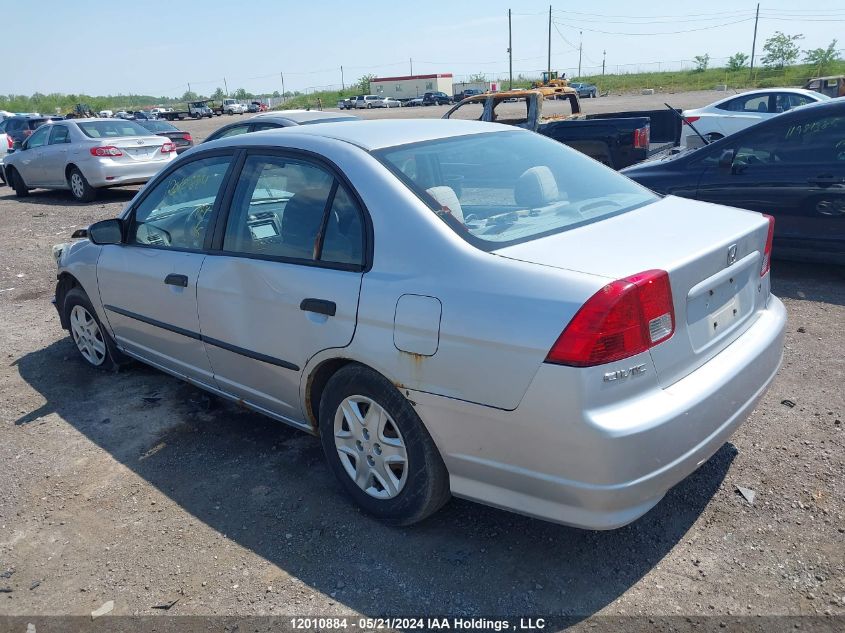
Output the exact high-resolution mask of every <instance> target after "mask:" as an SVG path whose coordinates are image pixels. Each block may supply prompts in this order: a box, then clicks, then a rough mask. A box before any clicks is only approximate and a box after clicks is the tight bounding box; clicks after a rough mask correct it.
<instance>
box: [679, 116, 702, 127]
mask: <svg viewBox="0 0 845 633" xmlns="http://www.w3.org/2000/svg"><path fill="white" fill-rule="evenodd" d="M700 118H701V117H700V116H685V117H684V122H683V125H689V124H690V123H695V122H696V121H698V120H699V119H700Z"/></svg>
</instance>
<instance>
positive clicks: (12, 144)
mask: <svg viewBox="0 0 845 633" xmlns="http://www.w3.org/2000/svg"><path fill="white" fill-rule="evenodd" d="M6 144H7V145H8V146H9V149H14V148H15V142H14V141H13V140H12V137H11V136H9V135H6Z"/></svg>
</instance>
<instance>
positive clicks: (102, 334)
mask: <svg viewBox="0 0 845 633" xmlns="http://www.w3.org/2000/svg"><path fill="white" fill-rule="evenodd" d="M62 308H63V311H64V317H65V322H66V323H67V324H68V329H69V332H70V338H71V340H72V341H73V342H74V344H75V345H76V349H77V351H78V352H79V355H80V356H82V359H83V360H84V361H85V362H86V363H88V364H89V365H90V366H91V367H95V368H96V369H104V370H106V371H117V370H118V369H120V367H121V366H122V365H125V364H126V363H128V362H129V361H130V359H129V357H128V356H126V355H124V354H123V353H122V352H121V351H120V350H118V349H117V345H115V342H114V339H112V337H111V336H110V335H109V333H108V331H107V330H106V329H105V328H104V327H103V324H102V323H100V319H99V318H98V317H97V312H96V310H94V306H92V305H91V300H90V299H89V298H88V295H87V294H85V291H84V290H82V288H79V287H77V288H71V289H70V290H69V291H68V292H67V294H66V295H65V299H64V305H63V306H62Z"/></svg>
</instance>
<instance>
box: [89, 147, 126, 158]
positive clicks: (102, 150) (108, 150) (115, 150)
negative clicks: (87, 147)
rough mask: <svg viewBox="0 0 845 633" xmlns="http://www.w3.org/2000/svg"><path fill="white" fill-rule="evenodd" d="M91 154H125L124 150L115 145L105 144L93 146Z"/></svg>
mask: <svg viewBox="0 0 845 633" xmlns="http://www.w3.org/2000/svg"><path fill="white" fill-rule="evenodd" d="M91 156H123V152H122V151H120V148H119V147H115V146H114V145H103V146H102V147H92V148H91Z"/></svg>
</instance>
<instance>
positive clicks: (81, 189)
mask: <svg viewBox="0 0 845 633" xmlns="http://www.w3.org/2000/svg"><path fill="white" fill-rule="evenodd" d="M67 184H68V187H70V194H71V195H72V196H73V197H74V199H76V200H77V201H79V202H93V201H94V200H96V199H97V190H96V189H94V187H92V186H91V185H90V184H88V181H87V180H86V179H85V176H83V175H82V172H81V171H79V168H78V167H72V168H71V170H70V173H69V174H68V177H67Z"/></svg>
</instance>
